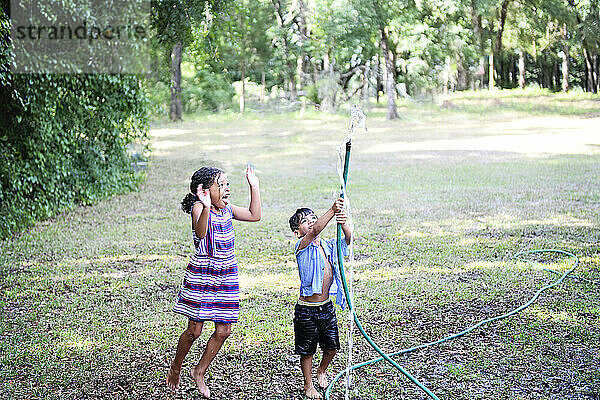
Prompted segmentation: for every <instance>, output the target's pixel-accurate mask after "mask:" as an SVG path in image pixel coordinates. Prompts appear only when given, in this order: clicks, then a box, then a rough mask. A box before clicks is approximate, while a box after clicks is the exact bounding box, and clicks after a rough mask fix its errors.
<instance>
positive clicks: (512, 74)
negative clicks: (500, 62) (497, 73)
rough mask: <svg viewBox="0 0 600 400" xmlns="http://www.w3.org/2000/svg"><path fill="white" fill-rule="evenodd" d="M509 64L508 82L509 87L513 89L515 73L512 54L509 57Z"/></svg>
mask: <svg viewBox="0 0 600 400" xmlns="http://www.w3.org/2000/svg"><path fill="white" fill-rule="evenodd" d="M509 60H510V61H509V64H508V76H509V81H510V87H511V88H514V87H515V86H517V85H515V83H516V82H517V79H516V78H517V74H516V73H515V57H514V54H511V55H510V58H509Z"/></svg>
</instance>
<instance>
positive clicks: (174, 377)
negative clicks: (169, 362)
mask: <svg viewBox="0 0 600 400" xmlns="http://www.w3.org/2000/svg"><path fill="white" fill-rule="evenodd" d="M167 386H168V387H169V389H171V390H179V371H175V370H174V369H173V367H171V368H169V373H168V374H167Z"/></svg>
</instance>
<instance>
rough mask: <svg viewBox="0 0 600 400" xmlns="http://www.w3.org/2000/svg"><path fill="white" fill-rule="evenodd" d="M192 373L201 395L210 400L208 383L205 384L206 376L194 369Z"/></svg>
mask: <svg viewBox="0 0 600 400" xmlns="http://www.w3.org/2000/svg"><path fill="white" fill-rule="evenodd" d="M190 373H191V374H192V378H194V382H196V386H197V387H198V391H199V392H200V394H201V395H202V396H204V397H206V398H207V399H210V390H209V389H208V386H206V383H204V374H201V373H200V372H198V371H197V370H196V368H192V370H191V371H190Z"/></svg>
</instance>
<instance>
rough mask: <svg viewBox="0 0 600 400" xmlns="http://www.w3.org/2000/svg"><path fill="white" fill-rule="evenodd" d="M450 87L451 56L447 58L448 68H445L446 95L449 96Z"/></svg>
mask: <svg viewBox="0 0 600 400" xmlns="http://www.w3.org/2000/svg"><path fill="white" fill-rule="evenodd" d="M449 85H450V56H446V66H445V68H444V95H448V86H449Z"/></svg>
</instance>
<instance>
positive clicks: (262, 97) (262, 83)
mask: <svg viewBox="0 0 600 400" xmlns="http://www.w3.org/2000/svg"><path fill="white" fill-rule="evenodd" d="M265 80H266V79H265V71H264V70H263V71H262V74H261V77H260V102H261V103H264V102H265V91H266V90H267V85H266V83H265Z"/></svg>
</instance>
